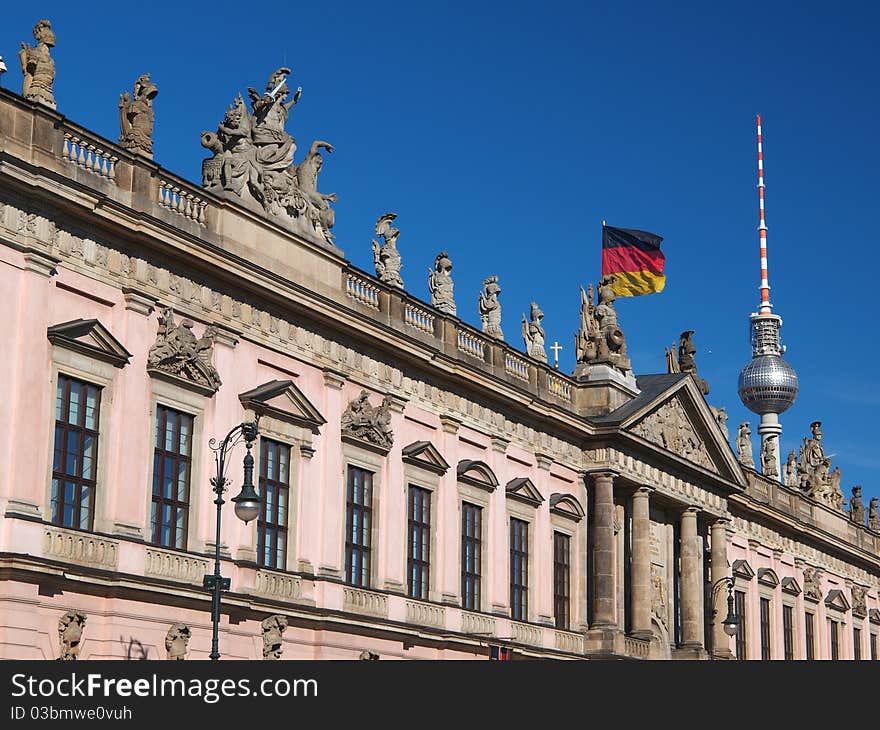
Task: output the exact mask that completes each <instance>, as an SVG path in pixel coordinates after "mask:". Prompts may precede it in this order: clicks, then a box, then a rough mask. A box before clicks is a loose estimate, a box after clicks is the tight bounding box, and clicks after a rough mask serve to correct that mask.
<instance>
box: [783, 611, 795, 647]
mask: <svg viewBox="0 0 880 730" xmlns="http://www.w3.org/2000/svg"><path fill="white" fill-rule="evenodd" d="M782 640H783V643H784V644H785V658H786V659H794V608H793V607H792V606H783V607H782Z"/></svg>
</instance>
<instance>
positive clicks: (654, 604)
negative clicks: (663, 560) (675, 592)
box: [651, 564, 669, 628]
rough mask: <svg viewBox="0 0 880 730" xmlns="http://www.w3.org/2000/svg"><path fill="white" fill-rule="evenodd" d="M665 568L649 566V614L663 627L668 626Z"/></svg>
mask: <svg viewBox="0 0 880 730" xmlns="http://www.w3.org/2000/svg"><path fill="white" fill-rule="evenodd" d="M665 572H666V570H665V568H664V567H663V566H661V565H656V564H652V565H651V613H652V614H653V615H654V617H655V618H656V619H657V620H658V621H659V622H660V623H661V624H662V625H663V626H664V628H665V627H666V626H667V625H668V622H669V612H668V607H667V604H666V584H665V578H664V573H665Z"/></svg>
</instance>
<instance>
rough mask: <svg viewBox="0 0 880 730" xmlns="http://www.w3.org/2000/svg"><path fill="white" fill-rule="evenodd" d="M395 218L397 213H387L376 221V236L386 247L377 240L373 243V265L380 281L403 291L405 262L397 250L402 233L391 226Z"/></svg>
mask: <svg viewBox="0 0 880 730" xmlns="http://www.w3.org/2000/svg"><path fill="white" fill-rule="evenodd" d="M395 218H397V213H386V214H385V215H383V216H380V218H379V220H377V221H376V235H377V236H378V237H379V238H381V239H382V240H383V241H384V245H381V246H380V245H379V242H378V241H375V240H374V241H373V242H372V243H373V263H374V264H375V265H376V276H377V277H378V278H379V281H382V282H384V283H385V284H390V285H391V286H396V287H399V288H400V289H403V279H401V278H400V270H401V269H402V268H403V262H402V261H401V259H400V252H399V251H398V250H397V237H398V236H399V235H400V231H399V230H398V229H397V228H395V227H394V226H392V225H391V222H392V221H393V220H394V219H395Z"/></svg>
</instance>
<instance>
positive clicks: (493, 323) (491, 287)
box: [478, 276, 504, 340]
mask: <svg viewBox="0 0 880 730" xmlns="http://www.w3.org/2000/svg"><path fill="white" fill-rule="evenodd" d="M499 294H501V287H500V286H498V277H497V276H490V277H489V278H488V279H484V280H483V288H482V289H480V298H479V302H478V304H479V309H480V320H481V321H482V323H483V332H485V333H486V334H487V335H491V336H492V337H497V338H498V339H499V340H503V339H504V332H502V330H501V302H499V301H498V295H499Z"/></svg>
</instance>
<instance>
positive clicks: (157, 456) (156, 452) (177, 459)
mask: <svg viewBox="0 0 880 730" xmlns="http://www.w3.org/2000/svg"><path fill="white" fill-rule="evenodd" d="M160 412H161V413H164V414H165V417H164V418H163V419H162V429H161V433H163V434H164V433H167V428H168V414H169V413H174V414H175V415H176V417H177V419H176V420H177V424H176V427H175V428H174V430H173V433H174V434H176V437H177V438H176V440H177V444H178V445H177V446H176V449H177V450H172V451H169V450H167V449H165V448H164V445H163V446H162V448H161V449H160V447H159V441H160V424H159V416H160ZM184 418H188V419H189V444H188V451H189V453H188V454H184V453H182V452H181V451H180V450H179V449H180V446H179V444H180V440H181V438H182V429H183V423H184ZM194 427H195V416H193V415H192V414H191V413H187V412H186V411H184V410H181V409H179V408H174V407H172V406H168V405H165V404H164V403H158V404H157V405H156V412H155V415H154V425H153V442H152V447H153V449H152V450H153V458H152V459H151V462H152V465H153V468H152V474H151V479H150V511H149V513H148V518H149V527H148V532H149V537H148V543H149V544H150V545H151V546H152V547H156V548H161V549H163V550H179V551H181V552H186V551H187V549H188V546H189V533H190V524H191V522H192V519H191V516H192V514H193V512H192V492H193V480H192V473H193V456H194V454H193V450H194V445H195V444H194V438H193V432H194ZM166 440H167V439H166ZM168 458H171V459H172V460H173V463H174V466H175V471H177V470H179V468H180V463H183V464H185V465H186V493H185V498H184V499H179V498H177V497H176V496H175V497H174V498H168V497H165V496H164V495H163V494H162V489H161V486H160V490H159V495H157V494H156V484H157V478H158V476H157V474H156V465H157V464H161V469H160V473H161V475H162V479H163V480H164V478H165V477H166V474H165V471H164V464H165V463H166V461H167V459H168ZM160 481H161V480H160ZM174 493H175V495H176V493H177V489H175V490H174ZM157 496H158V499H157ZM155 504H158V505H160V508H164V507H165V506H166V505H168V506H170V507H171V508H172V515H173V517H172V520H171V528H172V541H171V542H172V544H169V545H165V544H163V542H162V541H161V532H162V525H163V524H164V523H163V522H162V521H161V512H162V511H164V510H163V509H157V518H158V519H159V525H160V527H159V535H160V539H159V541H157V537H156V533H155V531H154V529H153V517H152V515H153V505H155ZM179 510H183V526H182V527H181V528H180V530H179V531H180V533H181V535H182V539H181V540H180V542H181V543H182V544H181V545H178V544H177V542H178V541H177V536H178V527H177V520H176V519H175V518H176V516H177V514H178V511H179Z"/></svg>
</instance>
